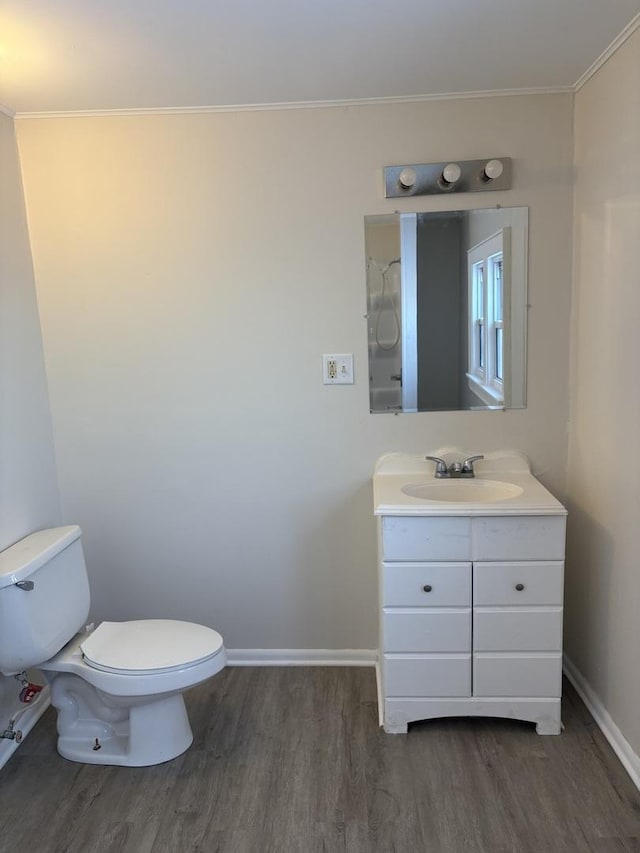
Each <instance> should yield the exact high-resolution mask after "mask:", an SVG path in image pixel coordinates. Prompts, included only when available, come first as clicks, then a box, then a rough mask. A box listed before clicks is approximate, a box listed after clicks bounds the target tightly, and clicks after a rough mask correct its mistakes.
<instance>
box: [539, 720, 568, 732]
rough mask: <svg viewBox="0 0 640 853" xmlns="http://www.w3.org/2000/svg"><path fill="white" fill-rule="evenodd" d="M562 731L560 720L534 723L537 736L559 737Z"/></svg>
mask: <svg viewBox="0 0 640 853" xmlns="http://www.w3.org/2000/svg"><path fill="white" fill-rule="evenodd" d="M561 731H562V723H561V722H560V720H541V721H540V722H539V723H536V732H537V734H539V735H559V734H560V733H561Z"/></svg>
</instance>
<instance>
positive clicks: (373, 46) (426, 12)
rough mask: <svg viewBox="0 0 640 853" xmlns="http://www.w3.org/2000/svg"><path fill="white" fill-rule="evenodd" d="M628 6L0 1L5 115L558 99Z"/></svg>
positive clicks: (468, 1)
mask: <svg viewBox="0 0 640 853" xmlns="http://www.w3.org/2000/svg"><path fill="white" fill-rule="evenodd" d="M639 13H640V0H224V2H223V0H0V104H2V105H3V106H4V108H5V109H6V111H8V112H10V113H16V114H18V115H20V114H33V113H54V112H62V113H69V112H87V111H101V110H118V111H120V110H144V109H187V108H203V107H211V108H216V107H225V106H247V105H271V104H288V103H296V104H298V103H305V102H327V101H329V102H334V101H362V100H367V99H380V98H383V99H392V98H398V99H402V98H407V99H411V98H416V99H418V98H421V97H428V96H435V95H453V94H459V93H472V92H473V93H476V92H496V91H497V92H504V91H513V90H527V91H530V90H536V91H562V90H570V89H573V88H574V87H575V84H576V83H577V82H578V81H579V80H580V78H581V76H582V75H584V74H585V72H586V71H587V70H588V69H589V68H590V67H591V66H592V65H593V63H594V62H596V60H598V58H599V57H600V56H601V54H602V53H603V52H604V51H606V50H607V49H608V47H609V46H610V45H611V44H612V42H614V41H615V40H616V39H617V38H618V37H619V35H620V34H621V33H622V32H623V31H624V30H625V28H628V27H632V28H633V27H635V25H636V24H637V23H638V18H637V16H638V15H639Z"/></svg>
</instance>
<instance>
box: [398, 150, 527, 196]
mask: <svg viewBox="0 0 640 853" xmlns="http://www.w3.org/2000/svg"><path fill="white" fill-rule="evenodd" d="M384 185H385V197H386V198H401V197H402V196H412V195H445V194H447V193H484V192H489V191H494V190H510V189H511V157H487V158H486V159H484V160H445V161H444V162H443V163H404V164H402V165H401V166H387V167H386V168H385V170H384Z"/></svg>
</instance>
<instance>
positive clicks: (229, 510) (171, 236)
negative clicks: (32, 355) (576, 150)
mask: <svg viewBox="0 0 640 853" xmlns="http://www.w3.org/2000/svg"><path fill="white" fill-rule="evenodd" d="M572 109H573V99H572V97H571V96H565V95H553V96H524V97H498V98H480V99H476V100H449V101H433V102H428V103H421V104H390V105H371V106H361V107H341V108H326V109H325V108H323V109H297V110H282V111H263V112H236V113H227V114H221V113H210V114H194V115H147V116H137V117H136V116H120V117H119V116H108V117H78V118H61V119H40V120H27V119H25V120H23V121H20V122H19V123H18V124H19V127H18V138H19V146H20V151H21V157H22V163H23V173H24V180H25V188H26V199H27V208H28V217H29V225H30V233H31V238H32V247H33V253H34V263H35V269H36V279H37V286H38V296H39V301H40V305H41V312H42V323H43V335H44V343H45V353H46V362H47V370H48V375H49V382H50V392H51V401H52V411H53V419H54V430H55V437H56V446H57V459H58V465H59V472H60V483H61V489H62V495H63V501H64V514H65V520H66V521H77V522H79V523H80V524H81V525H82V527H83V529H84V531H85V547H86V552H87V557H88V562H89V571H90V576H91V583H92V588H93V615H94V616H95V617H96V618H103V617H109V618H116V619H126V618H135V617H142V616H148V617H154V616H171V617H176V618H181V617H182V618H189V619H193V620H196V621H201V622H204V623H206V624H211V625H214V626H216V627H217V628H218V629H219V630H220V631H221V632H222V633H223V635H224V636H225V640H226V642H227V645H228V646H230V647H232V648H240V647H244V648H291V649H296V648H330V649H331V648H333V649H341V648H355V649H362V648H372V647H374V646H375V644H376V640H377V637H376V617H375V611H376V598H377V595H376V579H375V573H376V556H375V525H374V519H373V517H372V514H371V513H372V498H371V485H370V476H371V472H372V468H373V464H374V462H375V460H376V458H377V457H378V456H379V455H380V454H381V453H383V452H385V451H389V450H394V449H403V450H406V451H410V452H413V451H415V452H428V451H432V450H434V449H437V448H438V447H439V446H441V445H442V444H448V445H451V444H457V445H460V446H462V447H464V449H466V450H470V451H471V450H481V451H482V450H492V449H495V448H501V447H507V448H518V449H520V450H523V451H525V452H526V453H528V454H529V455H530V456H531V458H532V460H533V464H534V468H535V471H536V472H537V473H538V474H540V476H541V477H542V479H543V480H544V481H545V482H546V483H547V484H548V485H549V487H550V488H551V489H552V491H554V492H555V494H556V495H558V496H559V497H561V498H562V497H563V496H564V494H563V493H564V486H565V470H566V452H567V419H568V402H567V396H568V395H567V389H568V337H567V328H568V324H569V304H570V276H571V256H570V250H569V246H570V244H571V225H572V182H573V124H572V119H573V116H572ZM500 155H505V156H506V155H510V156H512V157H513V158H514V176H515V177H514V187H513V190H512V191H510V192H508V193H496V194H494V195H491V196H487V195H485V196H481V197H479V196H476V197H464V198H463V199H461V197H460V196H455V197H451V196H446V197H441V198H434V199H429V200H428V202H429V206H431V205H433V208H439V209H457V208H459V207H460V206H461V201H463V202H464V203H465V204H471V205H472V204H474V203H475V204H479V203H480V204H485V205H493V204H495V203H501V204H508V205H529V206H530V209H531V217H530V280H529V284H530V288H529V297H530V298H529V301H530V303H531V310H530V316H529V333H530V342H529V359H530V360H529V364H530V367H529V393H528V408H527V409H526V410H523V411H509V412H506V413H500V412H498V413H496V412H456V413H445V412H441V413H428V414H420V415H418V414H409V415H399V416H395V415H391V414H389V415H387V414H381V415H370V414H369V404H368V383H367V331H366V323H365V320H364V319H363V315H364V314H365V312H366V296H365V257H364V255H365V251H364V228H363V217H364V215H365V214H376V213H385V212H392V211H393V210H395V209H396V208H397V206H398V204H399V202H398V201H397V200H385V199H384V198H383V191H382V172H381V170H382V167H383V166H384V165H386V164H391V163H398V162H409V163H411V162H424V161H429V160H434V161H438V160H443V159H450V158H460V159H466V158H475V157H481V156H487V157H491V156H500ZM425 202H426V200H425V199H424V198H421V199H412V200H409V199H407V200H403V201H402V203H401V204H402V206H403V209H405V210H407V211H409V210H413V211H418V210H421V209H424V208H425ZM333 351H335V352H354V353H355V371H356V384H355V385H353V386H341V387H329V386H323V385H322V384H321V359H320V355H321V353H322V352H333Z"/></svg>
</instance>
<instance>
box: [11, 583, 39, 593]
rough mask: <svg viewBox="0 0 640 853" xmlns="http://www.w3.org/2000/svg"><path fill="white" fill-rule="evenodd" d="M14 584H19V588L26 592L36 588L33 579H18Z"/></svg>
mask: <svg viewBox="0 0 640 853" xmlns="http://www.w3.org/2000/svg"><path fill="white" fill-rule="evenodd" d="M14 586H17V587H18V589H24V590H25V591H26V592H30V591H31V590H32V589H33V588H34V586H35V583H34V582H33V581H17V583H15V584H14Z"/></svg>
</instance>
